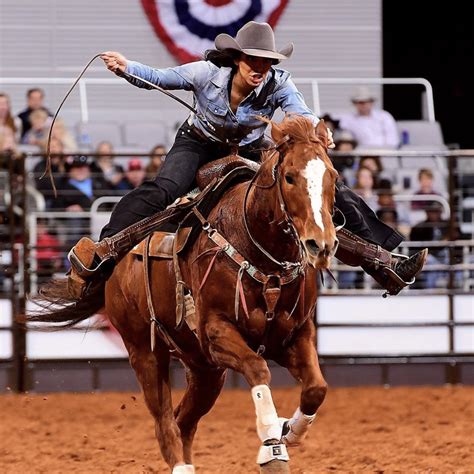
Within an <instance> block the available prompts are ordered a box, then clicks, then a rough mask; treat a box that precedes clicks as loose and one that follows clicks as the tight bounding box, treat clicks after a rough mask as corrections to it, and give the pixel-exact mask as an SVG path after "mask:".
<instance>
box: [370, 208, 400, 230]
mask: <svg viewBox="0 0 474 474" xmlns="http://www.w3.org/2000/svg"><path fill="white" fill-rule="evenodd" d="M375 214H377V217H378V218H379V219H380V220H381V221H382V222H383V223H385V224H387V225H389V226H390V227H391V228H392V229H397V230H398V212H397V210H396V209H395V208H394V207H392V206H389V207H380V208H379V209H377V212H376V213H375Z"/></svg>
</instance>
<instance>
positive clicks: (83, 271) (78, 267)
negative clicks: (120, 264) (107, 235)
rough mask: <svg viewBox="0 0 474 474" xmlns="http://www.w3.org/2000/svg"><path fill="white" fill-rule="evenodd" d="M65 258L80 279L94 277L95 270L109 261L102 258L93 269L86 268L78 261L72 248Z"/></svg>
mask: <svg viewBox="0 0 474 474" xmlns="http://www.w3.org/2000/svg"><path fill="white" fill-rule="evenodd" d="M67 258H68V260H69V262H70V263H71V265H72V267H73V268H74V270H75V271H76V273H77V274H78V275H80V276H81V277H85V278H87V277H90V276H92V275H94V274H95V273H96V272H97V270H99V268H100V267H101V266H102V265H103V264H104V263H105V262H107V261H109V260H110V258H104V259H102V260H100V262H99V263H98V264H97V265H96V266H95V267H93V268H87V267H86V266H85V265H84V264H83V263H82V262H81V260H80V259H79V257H78V256H77V255H76V252H75V251H74V247H73V248H72V249H71V250H70V251H69V253H68V254H67Z"/></svg>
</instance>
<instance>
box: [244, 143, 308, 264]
mask: <svg viewBox="0 0 474 474" xmlns="http://www.w3.org/2000/svg"><path fill="white" fill-rule="evenodd" d="M289 145H291V138H290V136H289V135H285V136H284V137H283V138H282V139H281V140H280V141H279V142H278V143H277V144H276V145H275V147H274V148H273V150H274V151H273V152H272V154H271V155H270V156H269V157H268V158H267V159H268V160H270V159H272V156H273V155H274V154H275V153H278V154H279V156H278V159H277V160H276V162H275V164H274V165H273V167H272V177H273V181H272V182H271V183H270V184H269V185H264V184H259V183H258V182H257V180H258V177H259V176H260V173H256V174H255V175H254V176H253V178H252V180H251V181H250V183H249V185H248V186H247V190H246V192H245V197H244V200H243V218H244V219H243V220H244V227H245V231H246V232H247V236H248V237H249V239H250V241H251V242H252V244H253V245H254V246H255V247H256V248H257V249H258V250H259V251H260V252H261V253H262V254H263V255H265V257H267V259H268V260H270V261H271V262H272V263H274V264H276V265H278V266H279V267H280V268H282V269H283V270H285V271H288V270H291V269H294V268H303V266H304V255H305V253H304V248H303V246H302V244H301V242H300V240H299V237H298V231H297V230H296V227H295V225H294V223H293V219H292V218H291V217H290V216H289V214H288V211H287V209H286V203H285V199H284V197H283V194H282V192H281V178H280V173H279V170H278V168H279V166H280V164H281V163H282V161H283V158H284V156H285V154H286V150H287V148H288V146H289ZM260 169H262V168H260ZM275 185H276V186H277V195H278V207H279V208H280V210H281V211H282V213H283V217H282V219H280V220H279V221H278V223H279V224H280V225H281V224H286V225H287V229H286V230H284V232H285V233H287V234H291V236H292V237H293V240H294V242H295V243H296V245H297V246H298V248H299V259H298V260H297V261H296V262H288V261H283V262H282V261H280V260H278V259H276V258H275V257H274V256H273V255H271V254H270V252H268V250H266V249H265V248H263V247H262V245H260V244H259V243H258V242H257V240H256V239H255V237H254V236H253V235H252V233H251V231H250V228H249V225H248V218H247V201H248V196H249V194H250V190H251V189H252V187H253V186H254V187H256V188H260V189H271V188H272V187H273V186H275Z"/></svg>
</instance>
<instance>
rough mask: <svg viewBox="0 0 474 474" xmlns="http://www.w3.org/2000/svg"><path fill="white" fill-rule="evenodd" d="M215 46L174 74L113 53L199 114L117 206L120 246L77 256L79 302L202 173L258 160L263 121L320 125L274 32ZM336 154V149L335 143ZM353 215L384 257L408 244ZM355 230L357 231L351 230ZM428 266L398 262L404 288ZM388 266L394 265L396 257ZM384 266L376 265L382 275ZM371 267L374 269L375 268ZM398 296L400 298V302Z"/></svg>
mask: <svg viewBox="0 0 474 474" xmlns="http://www.w3.org/2000/svg"><path fill="white" fill-rule="evenodd" d="M215 46H216V49H215V50H211V51H207V52H206V56H205V59H206V60H204V61H198V62H193V63H189V64H183V65H181V66H177V67H172V68H167V69H154V68H152V67H150V66H146V65H144V64H140V63H138V62H135V61H129V60H127V59H126V58H125V57H124V56H123V55H122V54H120V53H117V52H110V51H108V52H105V53H103V54H102V55H101V58H102V59H103V60H104V62H105V64H106V66H107V68H108V69H109V70H111V71H113V72H114V73H116V74H118V75H120V76H123V77H124V78H125V79H126V80H127V81H129V82H130V83H131V84H133V85H135V86H137V87H141V88H146V89H151V88H152V86H150V85H149V84H147V83H145V82H143V81H141V80H140V79H144V80H146V81H147V82H149V83H152V84H156V85H157V86H159V87H161V88H163V89H183V90H188V91H192V92H193V94H194V103H195V108H196V110H195V112H194V113H192V114H191V115H190V116H189V117H188V119H187V120H186V121H185V122H184V123H183V125H182V126H181V127H180V129H179V130H178V133H177V135H176V139H175V142H174V144H173V146H172V147H171V149H170V151H169V152H168V154H167V157H166V161H165V162H164V164H163V166H162V168H161V169H160V172H159V174H158V176H157V177H156V179H155V180H154V181H145V182H144V183H143V184H141V185H140V186H139V187H138V188H136V189H134V190H133V191H131V192H129V193H128V194H126V195H125V196H124V197H123V198H122V200H121V201H120V202H119V203H118V204H117V206H116V208H115V209H114V211H113V212H112V215H111V219H110V222H109V223H108V224H107V225H106V226H105V227H104V229H103V230H102V233H101V239H104V238H107V237H112V236H113V239H105V240H102V241H101V242H99V243H97V244H95V243H94V242H92V241H91V240H90V239H88V238H87V237H84V238H83V239H81V240H80V241H79V243H78V244H77V245H76V246H75V247H74V248H73V250H72V251H71V254H70V258H71V263H72V273H71V275H70V279H69V282H70V284H71V285H70V293H71V295H72V297H76V298H80V297H81V296H82V295H83V292H84V290H85V289H86V288H87V287H88V285H89V283H91V285H89V287H92V286H93V285H92V280H93V276H94V268H95V269H96V268H103V267H102V266H101V263H103V261H104V257H103V256H104V255H106V256H107V258H111V255H113V256H114V258H115V259H116V258H120V256H121V255H118V254H119V251H118V250H117V249H120V252H124V251H127V250H128V249H129V248H131V247H132V246H133V245H135V244H136V243H138V242H135V240H137V239H138V238H140V240H142V239H143V237H144V236H143V235H142V234H141V233H140V232H139V231H137V228H136V226H135V227H134V229H133V233H132V232H131V231H130V230H129V227H130V226H132V225H133V224H136V223H137V222H138V221H140V220H141V219H143V218H144V217H145V216H151V215H154V214H157V213H159V212H161V211H163V210H164V209H165V208H166V206H168V205H169V204H171V203H172V202H174V201H175V200H176V199H177V198H178V197H180V196H182V195H184V194H185V193H186V192H187V191H189V189H190V188H191V186H192V183H193V182H194V177H195V174H196V171H197V170H198V168H199V167H200V166H202V165H204V164H205V163H208V162H210V161H213V160H215V159H218V158H221V157H223V156H226V155H228V154H230V153H231V152H235V151H236V150H237V149H238V152H239V154H240V155H242V156H245V157H247V158H250V159H254V160H258V159H259V158H260V152H259V151H258V150H260V149H261V148H262V147H263V146H264V136H263V134H264V131H265V128H266V123H264V122H262V120H260V119H259V118H260V117H266V118H268V119H271V118H272V116H273V114H274V112H275V111H276V109H278V108H281V109H282V110H283V112H285V113H292V114H299V115H303V116H306V117H308V118H310V119H311V120H312V121H313V122H314V124H315V125H316V124H317V123H318V121H319V119H318V117H316V116H315V115H314V113H313V112H312V111H311V110H310V109H309V108H308V106H307V105H306V104H305V102H304V99H303V96H302V95H301V93H300V92H299V91H298V89H297V88H296V86H295V84H294V83H293V81H292V80H291V78H290V74H289V73H288V72H287V71H285V70H283V69H279V68H276V67H275V65H276V64H278V63H279V62H280V61H282V60H284V59H288V58H289V57H290V56H291V54H292V52H293V45H292V44H289V45H288V46H286V47H285V48H282V49H281V50H277V48H276V44H275V38H274V34H273V30H272V28H271V26H270V25H268V24H267V23H258V22H255V21H250V22H248V23H247V24H245V25H244V26H243V27H242V28H241V29H240V30H239V31H238V32H237V35H236V37H235V38H232V37H231V36H229V35H227V34H220V35H218V36H217V38H216V40H215ZM132 75H133V76H136V77H138V78H139V79H137V78H136V77H133V76H132ZM330 136H331V135H330ZM329 146H330V147H331V148H332V147H333V146H334V145H333V143H332V139H330V144H329ZM350 192H351V191H350V190H348V189H346V190H345V193H338V194H339V196H340V199H345V198H344V196H346V195H347V193H350ZM352 194H353V193H352ZM354 196H355V195H354ZM352 199H353V200H352V201H351V200H348V201H347V206H346V207H348V206H349V205H353V204H352V203H353V202H355V203H356V206H357V202H356V201H354V199H355V200H357V199H358V198H357V197H356V196H355V197H353V198H352ZM350 214H351V215H352V216H355V220H354V221H353V222H354V225H355V228H356V229H358V230H360V234H359V236H360V237H364V235H365V236H371V237H373V240H374V241H375V242H377V243H379V241H380V244H381V245H382V246H384V247H385V248H386V250H383V249H382V247H380V248H379V247H377V245H376V247H377V248H379V250H380V251H384V252H386V253H387V252H388V253H389V251H390V250H392V249H393V248H395V247H396V246H397V245H398V244H399V243H400V242H401V240H402V237H401V235H399V234H397V233H395V232H394V231H393V230H392V229H390V228H389V227H387V226H384V224H382V223H381V222H380V221H377V219H376V218H375V215H374V218H373V221H374V222H376V223H375V224H374V225H373V226H372V227H377V228H376V229H371V228H369V224H368V223H367V222H365V220H364V216H363V215H362V214H360V212H358V210H357V209H355V210H353V212H351V213H350ZM377 224H378V225H377ZM348 228H349V230H350V229H351V223H350V222H349V225H348ZM359 241H360V239H359ZM368 245H370V246H374V244H369V243H368ZM358 248H361V246H360V245H359V246H358ZM377 252H378V250H377ZM371 254H373V252H372V253H371ZM377 255H378V253H377ZM424 258H425V257H424V256H423V255H418V256H415V257H414V258H412V259H409V260H407V261H404V262H401V263H400V265H401V266H399V262H397V261H395V260H394V261H393V265H392V267H393V269H394V270H395V271H396V272H397V273H399V274H400V277H401V279H402V280H403V281H407V282H408V281H411V279H412V277H413V276H414V275H415V274H416V273H418V272H419V271H421V268H422V266H423V263H424ZM388 260H389V261H391V259H390V257H388ZM385 261H387V259H385ZM364 262H365V261H364ZM377 262H378V260H377ZM377 262H375V261H374V263H373V264H374V265H377V268H378V264H377ZM366 263H367V262H366ZM367 265H369V266H370V262H369V263H367ZM108 267H110V265H108ZM95 273H97V272H95ZM403 286H404V285H403ZM401 288H402V286H400V288H399V289H398V291H400V289H401ZM398 291H395V290H394V291H393V294H396V292H398Z"/></svg>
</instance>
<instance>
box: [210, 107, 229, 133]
mask: <svg viewBox="0 0 474 474" xmlns="http://www.w3.org/2000/svg"><path fill="white" fill-rule="evenodd" d="M227 112H228V110H227V108H226V107H222V106H220V105H217V104H212V103H210V104H209V105H208V106H207V108H206V119H207V120H209V122H211V123H212V124H213V125H216V126H218V127H222V126H223V125H224V124H225V117H226V115H227Z"/></svg>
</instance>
